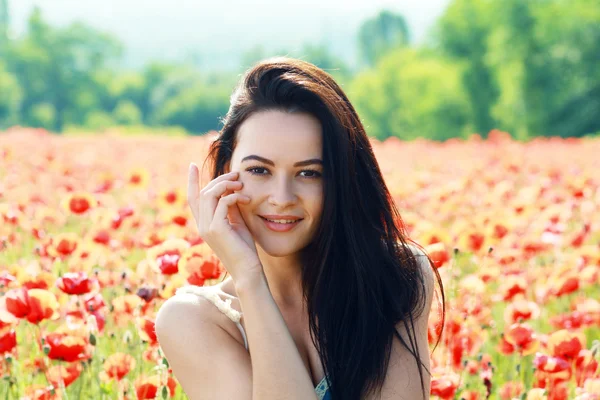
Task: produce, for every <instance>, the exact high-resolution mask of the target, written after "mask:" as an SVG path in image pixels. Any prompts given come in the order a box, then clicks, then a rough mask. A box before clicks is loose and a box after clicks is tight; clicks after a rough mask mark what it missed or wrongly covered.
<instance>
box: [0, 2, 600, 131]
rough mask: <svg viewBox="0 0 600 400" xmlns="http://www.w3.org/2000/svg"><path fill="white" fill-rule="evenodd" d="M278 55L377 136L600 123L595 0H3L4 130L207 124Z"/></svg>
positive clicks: (599, 10) (0, 113)
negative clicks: (260, 65)
mask: <svg viewBox="0 0 600 400" xmlns="http://www.w3.org/2000/svg"><path fill="white" fill-rule="evenodd" d="M275 55H287V56H291V57H296V58H300V59H303V60H306V61H309V62H312V63H314V64H316V65H317V66H319V67H321V68H323V69H324V70H326V71H327V72H329V73H330V74H331V75H332V76H333V77H334V78H335V79H336V80H337V81H338V83H339V84H340V85H341V86H342V88H343V90H344V91H345V92H346V94H347V95H348V97H349V98H350V100H351V101H352V102H353V104H354V105H355V107H356V109H357V111H358V113H359V115H360V117H361V118H362V120H363V122H364V124H365V126H366V128H367V133H368V134H369V135H371V136H373V137H375V138H378V139H380V140H383V139H385V138H388V137H390V136H395V137H398V138H401V139H403V140H412V139H415V138H419V137H423V138H429V139H433V140H445V139H448V138H455V137H458V138H468V137H470V136H471V135H473V134H478V135H480V136H481V137H487V135H488V133H489V132H490V131H491V130H492V129H499V130H502V131H506V132H508V133H509V134H510V135H511V136H513V137H514V138H515V139H517V140H528V139H530V138H532V137H535V136H561V137H582V136H587V135H598V133H599V132H600V2H599V1H598V0H529V1H527V0H420V1H416V0H415V1H396V2H391V1H382V0H371V1H368V2H367V1H364V0H360V1H358V0H344V1H342V0H327V1H324V0H306V1H304V2H302V4H300V3H295V4H293V3H289V4H285V3H283V2H281V1H277V0H263V1H256V2H248V1H239V0H224V1H218V2H217V1H214V2H198V1H191V0H172V1H170V2H168V3H167V2H165V1H159V0H120V1H117V0H103V1H102V2H100V1H94V0H87V1H77V0H37V1H34V0H0V132H1V131H2V130H7V129H9V128H10V127H12V126H25V127H39V128H44V129H47V130H49V131H51V132H54V133H58V134H63V135H64V134H68V135H73V134H77V135H81V134H93V133H102V132H105V131H106V130H108V129H110V130H118V131H120V132H122V133H124V134H135V133H140V132H144V133H156V134H163V135H164V134H167V135H202V134H204V133H207V132H209V131H212V130H219V129H220V128H221V126H222V124H221V122H220V118H222V117H223V116H224V115H225V114H226V113H227V110H228V108H229V96H230V94H231V92H232V90H233V88H234V86H235V84H236V82H237V81H238V79H239V78H240V76H241V74H243V72H244V71H245V70H247V69H248V68H250V67H251V66H252V65H253V63H255V62H257V61H259V60H261V59H264V58H267V57H270V56H275Z"/></svg>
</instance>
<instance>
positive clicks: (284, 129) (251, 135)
mask: <svg viewBox="0 0 600 400" xmlns="http://www.w3.org/2000/svg"><path fill="white" fill-rule="evenodd" d="M321 135H322V133H321V124H320V122H319V120H318V119H316V118H314V117H313V116H312V115H310V114H286V113H283V112H269V113H267V112H264V113H259V114H255V115H252V116H251V117H250V118H248V119H247V120H246V121H244V123H243V124H242V125H241V126H240V129H239V130H238V137H237V140H236V142H237V144H236V149H235V151H234V152H235V153H240V152H241V153H248V154H245V155H241V154H239V156H240V157H245V156H246V155H250V154H258V155H260V156H262V157H267V158H268V157H269V155H270V156H272V157H275V156H285V155H286V154H287V155H289V156H290V157H291V156H292V155H294V154H296V155H298V156H307V157H308V158H311V157H316V156H319V157H320V155H321V152H322V148H321V146H322V137H321ZM236 155H238V154H236Z"/></svg>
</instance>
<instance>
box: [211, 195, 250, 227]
mask: <svg viewBox="0 0 600 400" xmlns="http://www.w3.org/2000/svg"><path fill="white" fill-rule="evenodd" d="M249 201H250V197H248V196H246V195H243V194H241V193H232V194H229V195H227V196H225V197H221V199H219V203H218V204H217V209H216V210H215V214H214V217H213V220H212V224H214V223H223V221H226V222H227V223H228V222H229V220H228V219H227V213H228V212H229V207H230V206H231V205H233V204H235V203H237V202H241V203H247V202H249Z"/></svg>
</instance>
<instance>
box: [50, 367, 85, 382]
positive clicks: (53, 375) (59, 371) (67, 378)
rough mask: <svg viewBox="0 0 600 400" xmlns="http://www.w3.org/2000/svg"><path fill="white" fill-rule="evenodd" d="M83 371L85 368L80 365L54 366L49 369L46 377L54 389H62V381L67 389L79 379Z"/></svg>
mask: <svg viewBox="0 0 600 400" xmlns="http://www.w3.org/2000/svg"><path fill="white" fill-rule="evenodd" d="M82 370H83V367H82V366H81V364H80V363H71V364H67V365H62V364H61V365H54V366H52V367H50V368H48V372H47V374H46V376H47V378H48V381H50V383H51V384H52V385H54V387H60V386H61V381H62V384H63V385H64V386H65V387H68V386H69V385H70V384H72V383H73V382H75V381H76V380H77V378H79V375H81V371H82Z"/></svg>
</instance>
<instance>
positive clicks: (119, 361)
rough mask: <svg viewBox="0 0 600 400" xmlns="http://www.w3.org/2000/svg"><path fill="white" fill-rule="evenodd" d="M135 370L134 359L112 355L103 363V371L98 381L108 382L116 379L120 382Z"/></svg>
mask: <svg viewBox="0 0 600 400" xmlns="http://www.w3.org/2000/svg"><path fill="white" fill-rule="evenodd" d="M134 368H135V359H134V358H133V357H132V356H130V355H129V354H125V353H114V354H111V355H110V356H109V357H108V358H107V359H106V361H105V362H104V366H103V371H102V372H100V379H102V380H103V381H108V380H110V379H116V380H117V381H120V380H121V379H123V378H124V377H125V375H127V374H128V373H129V371H131V370H132V369H134Z"/></svg>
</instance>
